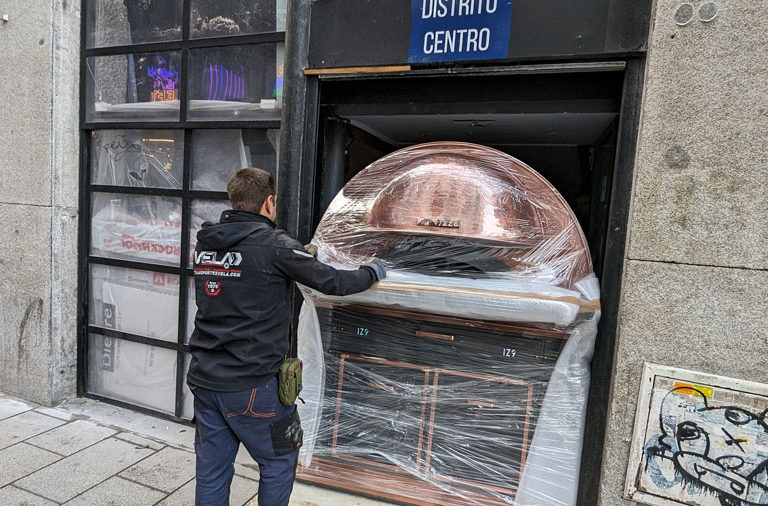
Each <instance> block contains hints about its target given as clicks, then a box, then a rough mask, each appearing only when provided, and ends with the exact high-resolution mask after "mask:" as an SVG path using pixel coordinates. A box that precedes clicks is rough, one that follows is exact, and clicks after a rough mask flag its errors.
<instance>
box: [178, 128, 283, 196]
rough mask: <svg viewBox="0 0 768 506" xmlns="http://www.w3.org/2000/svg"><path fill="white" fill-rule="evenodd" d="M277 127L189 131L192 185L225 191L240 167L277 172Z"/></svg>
mask: <svg viewBox="0 0 768 506" xmlns="http://www.w3.org/2000/svg"><path fill="white" fill-rule="evenodd" d="M279 134H280V131H279V130H276V129H271V130H230V129H224V130H218V129H212V130H207V129H206V130H196V131H195V132H193V134H192V188H194V189H195V190H214V191H226V189H227V182H228V181H229V179H230V178H231V177H232V176H233V175H234V174H235V172H237V171H238V170H240V169H243V168H245V167H258V168H260V169H264V170H267V171H269V172H271V173H272V175H274V176H276V172H277V171H276V168H277V153H278V151H279V138H280V135H279Z"/></svg>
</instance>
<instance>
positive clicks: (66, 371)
mask: <svg viewBox="0 0 768 506" xmlns="http://www.w3.org/2000/svg"><path fill="white" fill-rule="evenodd" d="M0 11H1V12H0V15H2V14H8V16H9V21H8V22H7V23H3V22H0V47H2V48H3V64H4V68H5V69H6V71H4V72H0V97H2V98H3V100H4V104H3V107H0V125H2V128H0V149H1V150H2V153H0V174H1V175H2V178H3V181H2V184H0V223H2V224H3V226H2V227H0V266H2V273H3V275H2V276H0V293H2V304H0V390H2V391H4V392H7V393H12V394H17V395H20V396H22V397H24V398H27V399H30V400H34V401H37V402H41V403H45V404H50V403H53V402H56V401H58V400H61V399H64V398H67V397H71V396H73V395H74V394H75V385H76V369H77V367H76V355H77V353H76V350H77V346H76V344H77V338H76V308H77V215H78V214H77V213H78V211H77V210H78V174H79V161H78V159H79V155H78V152H79V147H78V146H79V143H78V107H79V105H78V97H79V94H78V91H79V86H78V83H79V56H80V53H79V52H80V43H79V34H80V2H76V1H73V0H50V1H45V2H29V1H26V0H11V1H9V2H3V5H0Z"/></svg>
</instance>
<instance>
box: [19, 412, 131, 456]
mask: <svg viewBox="0 0 768 506" xmlns="http://www.w3.org/2000/svg"><path fill="white" fill-rule="evenodd" d="M116 432H117V431H116V430H114V429H110V428H108V427H103V426H101V425H97V424H95V423H93V422H89V421H88V420H75V421H74V422H70V423H68V424H66V425H62V426H61V427H57V428H55V429H53V430H49V431H48V432H46V433H44V434H40V435H39V436H35V437H33V438H30V439H28V440H27V442H28V443H30V444H33V445H35V446H39V447H40V448H45V449H46V450H50V451H52V452H56V453H58V454H61V455H72V454H73V453H75V452H78V451H80V450H82V449H83V448H87V447H89V446H91V445H94V444H96V443H98V442H99V441H101V440H102V439H106V438H108V437H109V436H111V435H112V434H115V433H116Z"/></svg>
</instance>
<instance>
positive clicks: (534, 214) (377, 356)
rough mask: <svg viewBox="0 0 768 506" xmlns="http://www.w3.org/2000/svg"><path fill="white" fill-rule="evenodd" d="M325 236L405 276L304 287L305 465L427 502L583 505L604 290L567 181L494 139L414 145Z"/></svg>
mask: <svg viewBox="0 0 768 506" xmlns="http://www.w3.org/2000/svg"><path fill="white" fill-rule="evenodd" d="M312 242H313V244H315V245H316V246H317V247H318V251H319V253H318V258H319V259H320V260H321V261H323V262H325V263H328V264H331V265H334V266H336V267H339V268H356V266H358V265H359V264H361V263H365V262H367V261H370V259H371V258H379V259H381V260H382V261H383V262H384V263H385V264H386V266H387V268H388V277H387V278H386V280H383V281H381V282H379V283H376V284H375V285H374V286H373V287H371V289H369V290H367V291H365V292H363V293H360V294H355V295H351V296H346V297H332V296H325V295H322V294H319V293H317V292H313V291H311V290H309V289H303V291H304V295H305V301H306V302H305V304H304V307H303V308H302V311H301V316H300V322H299V356H300V357H301V358H302V359H303V360H304V363H305V380H304V385H305V392H304V398H305V400H306V401H307V404H305V405H301V406H300V414H301V416H302V420H303V424H304V427H305V446H304V449H303V450H302V452H303V453H302V456H301V466H300V469H299V474H298V477H299V479H302V480H306V481H310V482H313V483H318V484H321V485H325V486H331V487H337V488H341V489H346V490H350V491H353V492H358V493H364V494H367V495H373V496H378V497H382V498H386V499H390V500H395V501H398V502H404V503H413V504H494V503H499V504H505V503H510V502H511V501H513V500H515V499H516V498H518V499H519V498H520V497H521V496H525V497H530V498H538V499H539V500H542V501H543V502H550V501H547V500H544V499H542V498H549V499H556V498H558V500H560V499H559V498H564V501H565V502H568V501H567V497H568V495H569V494H572V493H573V494H575V486H576V481H577V479H578V464H579V461H580V450H581V437H582V433H583V416H584V415H583V412H584V406H585V403H586V393H587V389H588V381H589V368H588V364H589V358H590V355H591V350H592V345H593V342H594V337H595V334H596V325H597V320H598V318H599V290H598V287H597V286H598V285H597V280H596V278H595V276H594V274H593V272H592V263H591V260H590V255H589V250H588V247H587V243H586V240H585V238H584V235H583V233H582V231H581V228H580V226H579V224H578V222H577V220H576V218H575V216H574V214H573V213H572V211H571V210H570V208H569V207H568V205H567V204H566V202H565V201H564V200H563V198H562V197H561V196H560V194H559V193H558V192H557V191H556V190H555V189H554V188H553V187H552V185H551V184H550V183H549V182H547V181H546V180H545V179H544V178H542V177H541V176H540V175H539V174H538V173H537V172H535V171H534V170H533V169H531V168H530V167H528V166H527V165H525V164H524V163H522V162H521V161H519V160H517V159H515V158H513V157H511V156H509V155H506V154H504V153H501V152H499V151H496V150H494V149H491V148H487V147H484V146H479V145H474V144H467V143H458V142H436V143H429V144H422V145H417V146H412V147H409V148H405V149H402V150H400V151H397V152H395V153H392V154H390V155H388V156H386V157H384V158H382V159H380V160H378V161H376V162H374V163H373V164H371V165H370V166H368V167H366V168H365V169H364V170H363V171H361V172H360V173H359V174H358V175H356V176H355V177H354V178H352V179H351V180H350V181H349V182H348V183H347V185H346V186H345V187H344V188H343V189H342V191H341V192H339V194H338V195H337V196H336V198H335V199H334V200H333V201H332V203H331V204H330V206H329V208H328V209H327V211H326V213H325V215H324V217H323V219H322V221H321V222H320V224H319V226H318V228H317V232H316V234H315V236H314V239H313V241H312Z"/></svg>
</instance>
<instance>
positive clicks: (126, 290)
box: [88, 264, 179, 343]
mask: <svg viewBox="0 0 768 506" xmlns="http://www.w3.org/2000/svg"><path fill="white" fill-rule="evenodd" d="M89 311H90V315H89V319H88V322H89V323H90V324H91V325H97V326H99V327H104V328H109V329H115V330H119V331H121V332H127V333H129V334H137V335H140V336H146V337H153V338H155V339H160V340H163V341H169V342H174V343H175V342H176V341H177V340H178V325H179V276H176V275H173V274H164V273H162V272H149V271H140V270H136V269H124V268H121V267H111V266H106V265H95V264H93V265H91V306H90V308H89Z"/></svg>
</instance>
